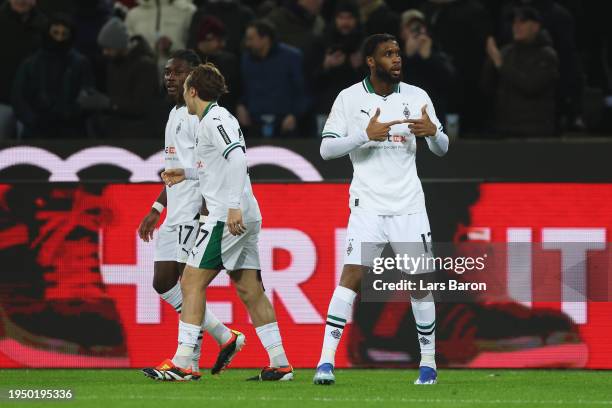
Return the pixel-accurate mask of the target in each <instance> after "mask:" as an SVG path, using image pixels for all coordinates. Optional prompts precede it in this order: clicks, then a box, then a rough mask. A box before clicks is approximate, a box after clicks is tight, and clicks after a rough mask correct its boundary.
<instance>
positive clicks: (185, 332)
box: [172, 320, 201, 368]
mask: <svg viewBox="0 0 612 408" xmlns="http://www.w3.org/2000/svg"><path fill="white" fill-rule="evenodd" d="M200 329H201V327H200V326H196V325H195V324H189V323H185V322H183V321H182V320H179V330H178V347H177V348H176V354H175V355H174V358H173V359H172V362H173V363H174V365H176V366H178V367H181V368H189V367H190V366H191V356H192V355H193V349H194V348H195V346H196V344H198V337H199V335H200Z"/></svg>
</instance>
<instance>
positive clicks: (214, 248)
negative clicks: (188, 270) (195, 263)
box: [200, 221, 225, 269]
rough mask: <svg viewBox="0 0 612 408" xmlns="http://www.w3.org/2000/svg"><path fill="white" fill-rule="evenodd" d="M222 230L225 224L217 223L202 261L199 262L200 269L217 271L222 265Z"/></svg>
mask: <svg viewBox="0 0 612 408" xmlns="http://www.w3.org/2000/svg"><path fill="white" fill-rule="evenodd" d="M223 228H225V223H224V222H223V221H217V225H215V226H214V227H213V230H212V232H211V233H210V239H209V240H208V244H207V245H206V249H205V250H204V255H203V256H202V261H201V262H200V269H217V268H219V267H220V266H222V265H223V260H222V259H221V239H222V238H223Z"/></svg>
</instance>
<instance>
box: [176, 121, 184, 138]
mask: <svg viewBox="0 0 612 408" xmlns="http://www.w3.org/2000/svg"><path fill="white" fill-rule="evenodd" d="M182 125H183V121H180V122H179V124H178V126H177V127H176V134H177V135H178V134H179V132H180V131H181V126H182Z"/></svg>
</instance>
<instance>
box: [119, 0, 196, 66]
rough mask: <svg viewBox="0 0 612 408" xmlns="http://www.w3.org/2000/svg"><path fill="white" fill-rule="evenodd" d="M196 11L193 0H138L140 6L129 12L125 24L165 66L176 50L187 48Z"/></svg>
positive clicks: (130, 32)
mask: <svg viewBox="0 0 612 408" xmlns="http://www.w3.org/2000/svg"><path fill="white" fill-rule="evenodd" d="M195 10H196V7H195V6H194V5H193V1H192V0H138V6H136V7H134V8H132V9H130V11H128V13H127V16H126V18H125V24H126V26H127V28H128V33H129V34H130V35H131V36H135V35H140V36H142V37H143V38H144V39H145V40H147V42H148V43H149V46H150V47H151V48H153V49H154V50H155V52H156V54H157V56H158V61H159V63H158V65H160V67H163V66H164V65H165V64H166V60H167V59H168V56H169V55H170V52H171V51H172V50H177V49H183V48H185V45H186V44H187V37H188V34H189V25H190V24H191V18H192V16H193V13H195Z"/></svg>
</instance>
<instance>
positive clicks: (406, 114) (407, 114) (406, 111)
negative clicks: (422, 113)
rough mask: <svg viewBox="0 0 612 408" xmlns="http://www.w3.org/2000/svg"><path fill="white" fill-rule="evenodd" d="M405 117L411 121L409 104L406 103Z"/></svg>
mask: <svg viewBox="0 0 612 408" xmlns="http://www.w3.org/2000/svg"><path fill="white" fill-rule="evenodd" d="M404 117H405V118H406V119H410V109H408V104H407V103H404Z"/></svg>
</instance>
